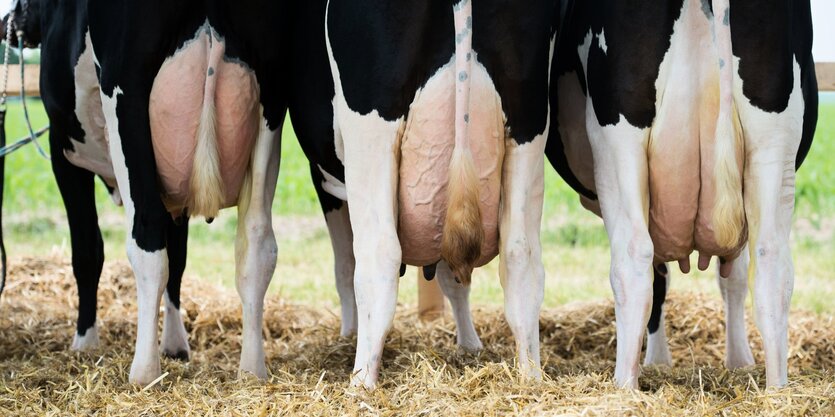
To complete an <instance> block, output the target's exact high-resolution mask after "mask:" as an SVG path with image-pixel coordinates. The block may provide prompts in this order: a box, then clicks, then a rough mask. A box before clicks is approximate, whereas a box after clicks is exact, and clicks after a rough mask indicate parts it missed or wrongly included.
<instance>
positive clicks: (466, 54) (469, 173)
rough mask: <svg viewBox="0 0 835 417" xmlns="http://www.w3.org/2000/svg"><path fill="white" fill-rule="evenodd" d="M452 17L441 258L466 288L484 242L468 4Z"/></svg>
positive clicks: (462, 3) (457, 7)
mask: <svg viewBox="0 0 835 417" xmlns="http://www.w3.org/2000/svg"><path fill="white" fill-rule="evenodd" d="M453 14H454V16H455V42H456V45H455V74H456V80H455V148H454V150H453V152H452V160H451V161H450V167H449V174H450V175H449V186H448V192H449V199H448V204H447V212H446V218H445V221H444V231H443V238H442V240H441V257H442V258H443V259H444V260H445V261H446V262H447V264H449V267H450V269H451V270H452V273H453V274H454V276H455V277H456V279H457V280H458V281H460V282H461V283H463V284H465V285H468V284H469V283H470V278H471V275H472V272H473V267H474V266H475V264H476V262H478V259H479V258H480V257H481V245H482V242H484V229H483V227H482V224H481V209H480V207H479V196H478V187H479V182H478V176H477V175H476V168H475V164H474V162H473V156H472V152H471V151H470V144H469V136H468V125H469V106H470V68H471V60H472V53H473V51H472V31H473V28H472V15H473V13H472V2H471V1H470V0H461V1H460V2H459V3H457V4H456V5H454V6H453Z"/></svg>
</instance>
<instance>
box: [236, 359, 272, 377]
mask: <svg viewBox="0 0 835 417" xmlns="http://www.w3.org/2000/svg"><path fill="white" fill-rule="evenodd" d="M268 376H269V374H268V373H267V367H266V366H265V365H264V364H263V363H262V364H261V366H257V365H256V366H244V365H241V367H240V368H239V369H238V378H239V379H248V378H257V379H260V380H262V381H265V380H266V379H267V377H268Z"/></svg>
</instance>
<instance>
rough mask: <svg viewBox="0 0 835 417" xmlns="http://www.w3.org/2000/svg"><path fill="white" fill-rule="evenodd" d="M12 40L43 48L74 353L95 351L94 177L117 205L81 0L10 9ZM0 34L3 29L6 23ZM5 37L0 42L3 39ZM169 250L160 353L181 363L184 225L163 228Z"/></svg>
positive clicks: (97, 244)
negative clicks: (67, 246)
mask: <svg viewBox="0 0 835 417" xmlns="http://www.w3.org/2000/svg"><path fill="white" fill-rule="evenodd" d="M14 10H15V19H14V22H13V23H14V28H15V30H14V32H13V39H14V42H13V44H14V43H16V39H17V37H16V33H22V34H23V40H24V42H25V44H26V46H28V47H37V46H40V48H41V74H40V84H41V85H40V87H41V96H42V98H43V102H44V107H45V108H46V112H47V115H48V116H49V121H50V125H51V131H50V135H49V143H50V157H51V162H52V170H53V172H54V174H55V180H56V182H57V183H58V188H59V190H60V191H61V196H62V197H63V201H64V207H65V209H66V211H67V219H68V221H69V227H70V238H71V245H72V265H73V274H74V275H75V279H76V284H77V287H78V321H77V329H76V334H75V337H74V339H73V342H72V349H73V350H89V349H94V348H96V347H98V345H99V338H98V329H97V327H96V292H97V288H98V284H99V278H100V276H101V272H102V265H103V263H104V244H103V242H102V237H101V231H100V230H99V225H98V218H97V214H96V202H95V193H94V179H95V176H96V175H98V176H99V177H101V178H102V180H103V181H104V183H105V184H106V185H107V187H108V188H109V189H110V191H111V193H112V196H113V197H114V200H115V201H116V202H117V204H118V203H119V201H120V200H119V199H120V197H119V194H118V190H116V189H115V187H116V177H115V175H114V172H113V166H112V164H111V162H110V161H111V160H110V154H109V152H108V142H107V134H106V131H105V126H104V117H103V115H102V110H101V98H100V96H99V84H98V80H97V78H96V71H95V67H94V65H93V54H92V50H91V48H90V37H89V34H88V30H87V0H71V1H57V0H28V1H26V2H17V4H16V7H15V9H14ZM4 22H6V24H5V25H4V30H3V32H4V33H3V35H5V28H7V27H9V25H8V16H6V18H4ZM3 38H5V36H3ZM163 227H165V229H166V238H167V242H168V245H169V247H170V248H171V250H170V255H169V259H168V263H169V268H170V279H169V280H168V285H167V288H166V297H165V299H166V309H165V311H166V314H165V325H164V328H163V342H162V346H161V349H162V352H163V354H165V355H166V356H170V357H175V358H179V359H184V360H187V359H188V356H189V347H188V339H187V334H186V331H185V327H184V326H183V321H182V317H181V316H180V282H181V278H182V275H183V271H184V269H185V264H186V243H187V240H188V218H187V217H186V218H184V219H183V220H182V221H181V222H179V223H175V222H174V221H173V220H172V219H170V218H168V219H166V222H165V223H163Z"/></svg>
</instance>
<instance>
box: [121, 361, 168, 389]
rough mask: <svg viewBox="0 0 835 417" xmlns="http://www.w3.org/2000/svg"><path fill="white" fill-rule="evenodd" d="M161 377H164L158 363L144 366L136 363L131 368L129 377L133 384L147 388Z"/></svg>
mask: <svg viewBox="0 0 835 417" xmlns="http://www.w3.org/2000/svg"><path fill="white" fill-rule="evenodd" d="M160 375H162V369H161V368H160V365H159V362H158V361H157V363H156V364H143V365H140V364H137V363H136V361H134V362H133V364H131V366H130V376H129V377H128V381H130V383H131V384H135V385H139V386H146V385H148V384H150V383H151V382H154V381H155V380H156V379H157V378H159V376H160Z"/></svg>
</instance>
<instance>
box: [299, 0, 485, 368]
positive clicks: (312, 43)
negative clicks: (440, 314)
mask: <svg viewBox="0 0 835 417" xmlns="http://www.w3.org/2000/svg"><path fill="white" fill-rule="evenodd" d="M326 6H327V0H310V1H305V2H296V3H294V5H293V10H292V12H291V15H292V16H294V18H293V19H292V21H290V22H289V25H290V38H291V39H292V44H291V48H292V49H291V51H290V53H289V54H288V58H289V59H288V65H289V66H290V68H291V70H290V71H291V72H290V74H289V76H288V78H287V81H288V87H287V92H288V99H289V101H288V104H289V114H290V118H291V121H292V123H293V129H294V130H295V133H296V135H297V137H298V138H299V143H300V144H301V146H302V147H303V148H304V151H305V153H306V154H307V155H309V157H310V160H311V161H312V163H311V165H310V171H311V178H312V179H313V185H314V188H315V189H316V193H317V196H318V197H319V202H320V204H321V206H322V211H323V213H324V214H325V221H326V223H327V227H328V231H329V233H330V238H331V243H332V246H333V253H334V260H335V265H334V267H335V268H334V273H335V277H336V288H337V292H338V293H339V299H340V304H341V310H342V315H341V316H342V326H341V331H340V333H341V334H342V335H343V336H348V335H351V334H353V333H355V332H356V330H357V303H356V297H355V294H354V265H355V260H354V249H353V230H352V229H351V223H350V218H349V213H348V204H347V202H346V198H347V197H346V195H345V190H344V187H343V186H342V185H341V184H342V182H343V181H342V179H344V175H345V174H344V166H343V165H342V161H341V160H340V158H339V157H338V156H337V155H336V147H335V146H334V124H333V120H334V108H333V97H334V84H333V78H332V76H331V68H330V62H329V59H328V52H327V47H326V42H325V32H324V30H323V28H324V24H325V11H326ZM334 184H337V187H333V185H334ZM402 272H403V270H402V268H401V275H402ZM424 275H425V276H426V277H428V278H429V279H432V278H434V277H437V278H438V281H439V284H440V286H441V289H442V291H443V293H444V295H445V296H446V297H447V298H448V299H449V301H450V304H451V306H452V311H453V316H454V317H455V322H456V328H457V338H458V345H459V346H461V347H462V348H463V349H464V350H465V351H470V352H473V351H479V350H481V349H482V347H483V345H482V343H481V340H480V339H479V337H478V334H477V333H476V331H475V327H474V326H473V322H472V316H471V314H470V308H469V292H470V287H469V286H464V285H460V284H459V283H457V282H455V278H454V277H453V275H452V271H450V269H449V266H448V265H446V263H445V262H443V261H442V262H439V264H438V265H437V267H434V265H431V266H427V267H425V268H424Z"/></svg>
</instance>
